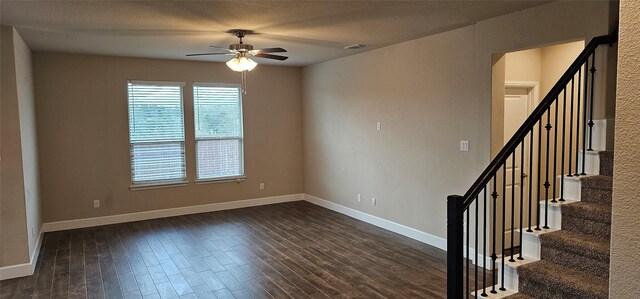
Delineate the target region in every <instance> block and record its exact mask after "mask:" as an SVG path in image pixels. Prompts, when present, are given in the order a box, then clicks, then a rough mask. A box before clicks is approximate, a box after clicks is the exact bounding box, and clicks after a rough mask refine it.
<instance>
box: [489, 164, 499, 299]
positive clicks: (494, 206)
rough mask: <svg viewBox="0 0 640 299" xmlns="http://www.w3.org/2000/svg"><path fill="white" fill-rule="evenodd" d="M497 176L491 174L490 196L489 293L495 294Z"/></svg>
mask: <svg viewBox="0 0 640 299" xmlns="http://www.w3.org/2000/svg"><path fill="white" fill-rule="evenodd" d="M497 180H498V176H497V175H496V174H493V192H491V197H492V198H493V250H492V251H493V252H492V253H491V281H492V284H491V292H490V293H491V294H497V293H498V292H497V291H496V284H497V283H496V260H497V259H498V255H497V254H496V240H497V239H498V236H497V235H496V224H497V223H496V222H497V219H498V215H496V213H497V209H496V205H497V203H498V191H496V190H498V189H497V188H498V186H497V184H498V183H497Z"/></svg>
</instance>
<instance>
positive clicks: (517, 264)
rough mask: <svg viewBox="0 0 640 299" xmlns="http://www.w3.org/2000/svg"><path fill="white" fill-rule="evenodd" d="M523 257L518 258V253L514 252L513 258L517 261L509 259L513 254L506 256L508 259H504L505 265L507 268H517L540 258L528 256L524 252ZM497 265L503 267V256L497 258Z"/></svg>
mask: <svg viewBox="0 0 640 299" xmlns="http://www.w3.org/2000/svg"><path fill="white" fill-rule="evenodd" d="M522 257H523V258H524V259H523V260H519V259H518V255H517V254H514V255H513V260H514V261H515V262H510V261H509V259H511V255H508V256H506V260H505V261H504V267H505V268H506V267H509V268H516V269H517V268H518V267H520V266H524V265H526V264H530V263H533V262H537V261H539V259H537V258H534V257H530V256H527V255H525V254H523V255H522ZM496 267H502V258H499V259H497V260H496Z"/></svg>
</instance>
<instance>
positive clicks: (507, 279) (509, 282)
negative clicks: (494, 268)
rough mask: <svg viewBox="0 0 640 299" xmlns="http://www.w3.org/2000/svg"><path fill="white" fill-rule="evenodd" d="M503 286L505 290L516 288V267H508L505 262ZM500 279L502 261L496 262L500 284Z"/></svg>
mask: <svg viewBox="0 0 640 299" xmlns="http://www.w3.org/2000/svg"><path fill="white" fill-rule="evenodd" d="M504 273H505V275H504V287H505V288H506V289H507V290H517V289H518V269H516V268H513V267H508V266H507V265H506V264H505V266H504ZM500 279H502V263H500V264H498V281H499V282H500V285H502V284H501V283H502V282H501V281H500Z"/></svg>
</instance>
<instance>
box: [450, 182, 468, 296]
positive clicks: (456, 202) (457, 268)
mask: <svg viewBox="0 0 640 299" xmlns="http://www.w3.org/2000/svg"><path fill="white" fill-rule="evenodd" d="M463 226H464V198H463V197H462V196H459V195H450V196H448V197H447V298H449V299H460V298H463V292H464V254H463V246H464V230H463Z"/></svg>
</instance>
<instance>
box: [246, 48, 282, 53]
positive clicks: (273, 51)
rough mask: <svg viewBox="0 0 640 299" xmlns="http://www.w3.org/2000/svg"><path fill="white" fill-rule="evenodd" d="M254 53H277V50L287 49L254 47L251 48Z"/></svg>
mask: <svg viewBox="0 0 640 299" xmlns="http://www.w3.org/2000/svg"><path fill="white" fill-rule="evenodd" d="M253 52H255V53H279V52H287V50H285V49H283V48H264V49H256V50H253Z"/></svg>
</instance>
